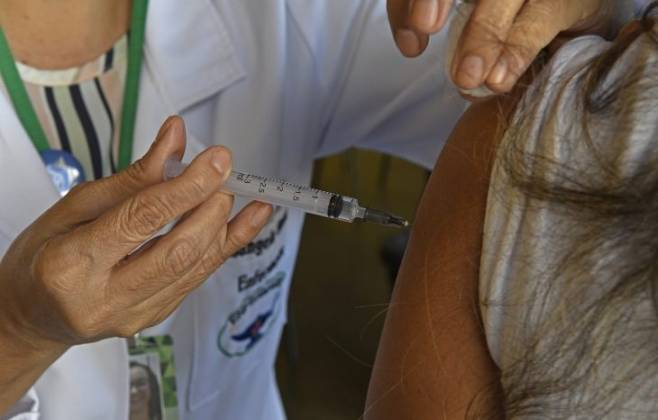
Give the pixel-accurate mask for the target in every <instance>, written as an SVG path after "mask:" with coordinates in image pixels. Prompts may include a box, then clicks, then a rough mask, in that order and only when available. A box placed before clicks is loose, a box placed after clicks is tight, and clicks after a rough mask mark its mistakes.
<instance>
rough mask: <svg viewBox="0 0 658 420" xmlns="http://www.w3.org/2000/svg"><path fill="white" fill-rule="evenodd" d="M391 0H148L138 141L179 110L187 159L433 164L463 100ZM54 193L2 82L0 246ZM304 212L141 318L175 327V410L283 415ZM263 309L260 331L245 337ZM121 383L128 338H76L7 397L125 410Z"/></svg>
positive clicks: (436, 47)
mask: <svg viewBox="0 0 658 420" xmlns="http://www.w3.org/2000/svg"><path fill="white" fill-rule="evenodd" d="M384 3H385V2H384V0H362V1H357V0H241V1H234V0H188V1H185V2H180V1H177V0H155V1H151V2H150V6H149V13H148V20H147V34H146V44H145V60H144V68H143V73H142V79H141V80H142V82H141V92H140V95H141V96H140V102H139V109H138V116H137V127H136V132H135V144H134V153H133V156H134V157H135V158H137V157H139V156H141V155H142V154H143V153H144V152H145V151H146V150H147V148H148V147H149V145H150V143H151V141H152V139H153V138H154V136H155V134H156V132H157V130H158V128H159V126H160V124H161V123H162V122H163V120H164V119H165V118H166V117H167V116H168V115H170V114H177V113H178V114H181V115H182V116H183V117H184V118H185V120H186V123H187V128H188V147H187V159H190V158H191V157H192V156H194V155H195V154H197V153H198V152H200V151H201V150H203V149H204V148H205V147H207V146H209V145H211V144H224V145H227V146H228V147H230V148H231V149H232V150H233V157H234V165H235V167H237V168H240V169H243V170H246V171H252V172H254V173H258V174H263V175H271V176H278V177H283V178H286V179H288V180H291V181H294V182H298V183H303V184H306V183H308V182H309V181H310V177H311V170H312V165H313V159H314V158H316V157H318V156H321V155H327V154H330V153H335V152H339V151H341V150H343V149H345V148H347V147H350V146H359V147H364V148H371V149H376V150H380V151H384V152H388V153H392V154H396V155H402V156H404V157H406V158H408V159H410V160H412V161H415V162H418V163H420V164H423V165H426V166H431V165H433V162H434V160H435V158H436V156H437V154H438V152H439V151H440V149H441V147H442V144H443V142H444V140H445V139H446V137H447V135H448V134H449V132H450V131H451V129H452V127H453V125H454V123H455V121H456V120H457V118H458V116H459V115H460V114H461V112H462V110H463V108H464V103H463V102H462V100H461V99H460V98H459V97H458V95H457V94H456V93H455V91H454V90H453V88H452V87H451V86H450V84H449V83H448V81H447V80H446V78H445V76H444V74H443V72H442V71H441V61H442V59H441V48H442V47H441V45H442V42H441V39H440V37H439V38H436V39H434V40H433V46H432V48H431V51H429V53H426V54H425V55H424V56H423V57H421V58H418V59H415V60H408V59H404V58H403V57H401V56H400V54H399V53H398V52H397V50H396V49H395V46H394V44H393V41H392V38H391V35H390V32H389V29H388V24H387V21H386V16H385V7H384V6H385V5H384ZM57 199H58V196H57V194H56V192H55V191H54V189H53V187H52V185H51V182H50V179H49V177H48V175H47V174H46V171H45V170H44V168H43V166H42V164H41V161H40V159H39V156H38V154H37V153H36V152H35V150H34V148H33V146H32V143H31V142H30V140H29V138H28V137H27V136H26V133H25V132H24V130H23V128H22V127H21V125H20V123H19V121H18V120H17V117H16V115H15V113H14V111H13V108H12V106H11V104H10V102H9V100H8V98H6V97H4V96H0V255H2V254H4V252H5V251H6V249H7V247H8V246H9V244H10V243H11V241H12V240H13V239H14V238H15V237H16V236H17V235H18V234H19V233H20V232H21V231H22V230H23V229H24V228H25V227H26V226H28V225H29V224H30V223H31V222H32V221H33V220H34V219H35V218H36V217H37V216H39V214H41V213H42V212H43V211H44V210H45V209H47V208H48V207H49V206H50V205H52V204H53V203H54V202H55V201H56V200H57ZM236 204H237V207H239V206H240V205H242V204H244V203H240V202H237V203H236ZM302 222H303V215H302V214H300V213H298V212H296V211H290V210H282V209H279V210H278V211H277V212H276V213H275V215H274V217H273V219H272V222H271V223H270V224H269V225H268V226H267V227H266V228H265V229H264V230H263V232H262V233H261V235H260V236H259V238H258V240H257V241H255V242H254V243H255V246H252V247H251V249H248V250H246V251H245V252H244V253H243V254H241V255H238V256H236V257H234V258H232V259H230V260H229V261H228V262H227V263H226V264H225V265H224V266H223V267H222V268H221V269H220V270H219V271H218V272H217V273H216V274H215V275H213V276H212V277H211V278H209V279H208V281H206V282H205V283H204V285H203V286H201V287H200V288H199V289H198V290H196V291H194V292H193V293H192V294H191V295H190V296H189V297H188V298H187V299H186V300H185V301H184V302H183V304H182V305H181V307H180V308H179V309H178V310H177V311H176V312H175V313H174V314H173V315H172V316H171V317H170V318H169V319H168V320H167V321H165V322H164V323H163V324H162V325H160V326H158V327H156V328H153V329H151V330H150V331H148V332H147V333H152V334H160V333H163V332H166V333H169V334H172V335H173V338H174V341H175V360H176V369H177V381H178V399H179V407H180V414H181V418H182V419H187V420H216V419H229V420H278V419H283V418H284V414H283V409H282V405H281V403H280V399H279V394H278V391H277V387H276V381H275V376H274V369H273V366H274V359H275V355H276V350H277V346H278V343H279V338H280V334H281V329H282V327H283V325H284V324H285V321H286V311H285V308H286V304H287V297H288V290H289V285H290V277H291V274H292V270H293V265H294V261H295V257H296V254H297V248H298V243H299V236H300V232H301V228H302ZM327 258H331V256H327ZM263 314H266V318H265V320H264V321H263V319H261V321H263V322H262V325H261V328H260V330H259V331H258V334H257V335H255V336H251V337H247V339H245V338H244V337H242V338H240V334H241V333H242V332H244V331H247V330H248V329H249V328H248V327H249V326H251V325H253V324H252V323H253V322H254V320H255V319H256V318H257V317H258V316H260V315H263ZM236 337H237V338H236ZM318 379H320V380H321V378H318ZM128 382H129V380H128V355H127V351H126V344H125V341H124V340H122V339H109V340H104V341H102V342H99V343H95V344H88V345H82V346H76V347H74V348H72V349H70V350H69V351H67V352H66V353H65V354H64V355H63V356H62V357H61V358H60V359H59V360H58V361H57V362H56V363H55V364H54V365H53V366H52V367H51V368H50V369H48V371H47V372H46V373H45V374H44V375H43V376H42V377H41V379H40V380H39V381H38V382H37V384H36V385H35V386H34V388H33V389H32V390H31V392H30V393H29V394H28V395H27V396H26V397H25V398H24V400H23V401H22V403H21V404H17V405H16V407H14V408H15V411H19V412H20V411H22V412H24V414H23V416H24V417H21V418H23V419H36V418H40V419H41V420H70V419H99V420H100V419H102V420H123V419H127V418H128V402H129V389H128ZM35 395H36V396H37V397H36V398H35ZM37 400H38V401H37ZM31 412H32V413H33V414H29V413H31ZM37 412H38V413H40V417H38V415H37V414H36V413H37ZM17 418H18V417H17Z"/></svg>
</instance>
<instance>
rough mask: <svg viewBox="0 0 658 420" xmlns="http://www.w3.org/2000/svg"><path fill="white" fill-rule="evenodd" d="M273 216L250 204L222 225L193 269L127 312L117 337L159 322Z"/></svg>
mask: <svg viewBox="0 0 658 420" xmlns="http://www.w3.org/2000/svg"><path fill="white" fill-rule="evenodd" d="M271 214H272V206H270V205H269V204H264V203H259V202H252V203H250V204H249V205H247V206H246V207H245V208H244V209H242V210H241V211H240V212H239V213H238V214H237V215H236V216H235V217H234V218H233V220H231V221H230V222H229V223H228V224H227V225H222V228H221V229H220V231H219V233H218V235H217V237H216V238H215V240H214V241H213V242H212V244H211V245H210V247H209V248H208V250H207V252H206V254H205V255H204V257H203V259H202V260H201V261H200V263H199V264H197V267H196V269H195V270H194V271H193V272H190V273H189V274H188V275H186V276H184V277H181V278H180V279H178V280H177V281H175V282H173V283H171V284H170V285H168V286H166V287H163V288H161V289H160V290H159V291H158V292H157V293H155V294H153V295H152V296H151V297H149V298H148V299H145V300H143V301H141V302H139V303H137V304H136V305H135V306H133V307H132V308H130V309H129V310H127V311H126V314H127V316H126V319H127V322H126V323H125V324H124V328H125V330H123V331H118V333H119V335H122V336H130V335H132V334H135V333H137V332H139V331H141V330H142V329H144V328H147V327H150V326H153V325H156V324H158V323H160V322H162V321H163V320H164V319H165V318H166V317H167V316H169V314H171V313H172V312H173V311H174V310H175V309H176V307H178V305H180V303H181V302H182V300H183V299H184V298H185V296H187V294H189V293H190V292H191V291H192V290H194V289H196V288H197V287H199V286H200V285H201V283H203V282H204V281H205V280H206V279H207V278H208V277H209V276H210V275H211V274H212V273H214V272H215V271H216V270H217V268H218V267H219V266H220V265H221V264H223V263H224V262H225V261H226V260H227V259H228V258H229V257H230V255H233V254H234V253H235V252H236V251H238V250H239V249H242V248H243V247H245V246H246V245H247V244H248V243H249V242H250V241H252V240H253V239H254V237H255V236H256V235H257V234H258V232H260V230H261V229H262V228H263V226H265V224H266V223H267V221H268V220H269V218H270V216H271Z"/></svg>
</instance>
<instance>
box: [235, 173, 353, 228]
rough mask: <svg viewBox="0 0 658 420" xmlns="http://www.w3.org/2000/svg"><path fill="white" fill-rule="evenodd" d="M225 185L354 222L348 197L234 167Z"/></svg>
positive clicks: (241, 192) (255, 197) (273, 201)
mask: <svg viewBox="0 0 658 420" xmlns="http://www.w3.org/2000/svg"><path fill="white" fill-rule="evenodd" d="M223 188H224V189H226V190H228V191H231V192H233V193H234V194H237V195H240V196H243V197H248V198H251V199H253V200H259V201H264V202H267V203H271V204H275V205H279V206H284V207H290V208H297V209H300V210H302V211H304V212H306V213H310V214H316V215H318V216H324V217H330V218H334V219H340V220H343V221H347V222H352V221H353V220H354V216H353V215H352V214H351V206H350V205H349V203H348V200H353V199H350V198H349V197H343V196H340V195H338V194H333V193H330V192H327V191H322V190H318V189H316V188H311V187H307V186H303V185H297V184H293V183H290V182H286V181H283V180H276V179H272V178H265V177H261V176H258V175H251V174H246V173H243V172H240V171H233V172H231V175H230V176H229V178H228V179H227V180H226V182H225V183H224V187H223Z"/></svg>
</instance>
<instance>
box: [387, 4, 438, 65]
mask: <svg viewBox="0 0 658 420" xmlns="http://www.w3.org/2000/svg"><path fill="white" fill-rule="evenodd" d="M411 1H412V0H388V1H387V3H386V7H387V10H388V20H389V23H390V25H391V31H392V32H393V39H394V40H395V44H396V45H397V47H398V49H399V50H400V52H401V53H402V54H403V55H405V56H407V57H416V56H417V55H419V54H421V53H422V52H423V51H425V48H426V47H427V44H428V42H429V36H428V35H427V34H422V33H419V32H416V31H415V30H414V29H413V28H412V27H411V25H410V23H409V13H410V11H411Z"/></svg>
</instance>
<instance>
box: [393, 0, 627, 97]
mask: <svg viewBox="0 0 658 420" xmlns="http://www.w3.org/2000/svg"><path fill="white" fill-rule="evenodd" d="M453 3H454V0H388V13H389V20H390V23H391V29H392V30H393V36H394V38H395V41H396V43H397V45H398V48H399V49H400V51H401V52H402V54H404V55H406V56H408V57H415V56H417V55H419V54H421V53H422V52H423V51H424V50H425V48H426V47H427V44H428V42H429V37H430V35H431V34H433V33H436V32H438V31H440V30H441V29H442V28H443V27H444V25H445V24H446V21H447V19H448V16H449V13H450V9H451V8H452V7H453ZM467 3H473V4H474V10H473V13H472V14H471V16H470V18H469V20H468V23H467V24H466V27H465V28H464V31H463V33H462V36H461V39H460V40H459V43H458V47H457V50H456V51H455V54H454V57H453V59H452V63H451V77H452V79H453V81H454V82H455V84H456V85H457V86H458V87H459V88H461V89H464V90H468V89H475V88H478V87H481V86H486V87H487V88H488V89H489V90H491V91H492V92H494V93H503V92H509V91H510V90H512V88H513V87H514V85H515V83H516V82H517V81H518V80H519V78H520V77H521V76H522V75H523V73H524V72H525V70H526V69H527V68H528V67H529V66H530V64H531V63H532V62H533V60H534V59H535V57H536V56H537V55H538V54H539V52H540V51H541V50H542V49H543V48H545V47H546V46H548V45H549V44H550V43H551V41H553V40H554V39H555V38H556V37H557V36H558V34H560V33H563V32H565V31H569V32H580V31H587V32H590V31H597V32H609V29H610V26H611V25H612V24H613V21H616V20H618V19H619V17H620V16H631V15H632V11H633V3H632V2H631V1H622V0H578V1H573V0H471V1H468V2H467Z"/></svg>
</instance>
